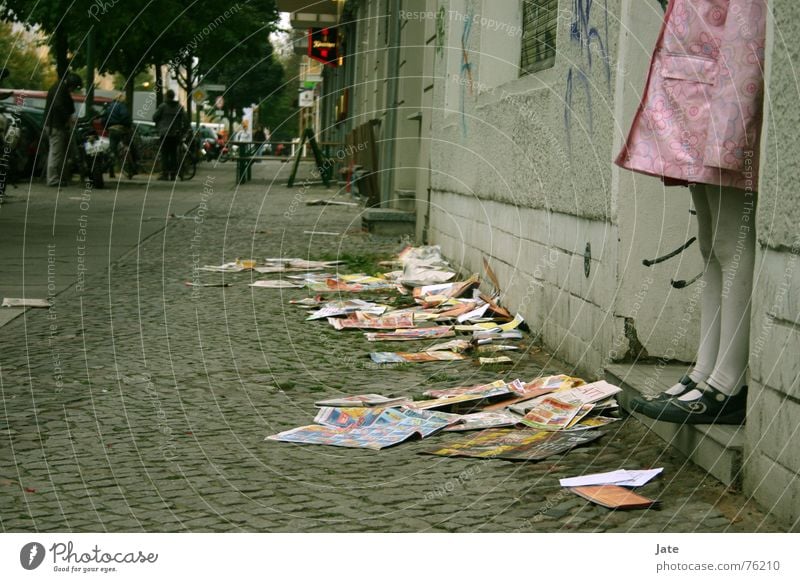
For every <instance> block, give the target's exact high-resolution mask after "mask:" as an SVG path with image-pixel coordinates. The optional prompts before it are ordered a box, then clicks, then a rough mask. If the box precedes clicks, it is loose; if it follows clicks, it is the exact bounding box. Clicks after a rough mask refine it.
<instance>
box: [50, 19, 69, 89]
mask: <svg viewBox="0 0 800 582" xmlns="http://www.w3.org/2000/svg"><path fill="white" fill-rule="evenodd" d="M68 40H69V39H68V38H67V32H66V30H64V27H63V26H59V27H58V28H56V31H55V33H54V34H53V52H54V53H55V56H56V72H57V73H58V78H59V79H63V78H64V75H66V74H67V70H68V69H69V61H68V60H67V52H68V50H69V46H68V44H69V42H68Z"/></svg>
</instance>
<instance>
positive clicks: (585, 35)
mask: <svg viewBox="0 0 800 582" xmlns="http://www.w3.org/2000/svg"><path fill="white" fill-rule="evenodd" d="M593 6H594V0H572V14H571V21H570V27H569V37H570V40H571V41H572V42H574V43H577V44H579V45H580V47H581V56H582V57H583V58H584V59H585V63H584V64H585V66H584V64H579V65H577V66H571V67H570V68H569V70H568V71H567V83H566V90H565V94H564V129H565V130H566V133H567V147H568V148H569V150H570V152H571V151H572V116H573V99H574V95H575V93H574V92H575V86H576V85H578V87H579V88H580V89H582V90H583V92H584V94H585V96H586V119H585V124H586V127H587V128H588V131H589V134H590V135H591V134H592V131H593V128H594V127H593V126H594V112H593V108H592V87H591V82H590V75H591V73H592V70H593V68H594V65H595V62H596V60H598V57H599V61H600V63H601V64H602V65H603V73H604V76H605V80H606V85H607V88H608V91H611V60H610V59H609V55H608V0H603V22H604V25H603V30H602V32H601V31H600V30H598V28H596V27H594V26H592V25H591V24H590V20H591V16H592V7H593Z"/></svg>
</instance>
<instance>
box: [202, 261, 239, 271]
mask: <svg viewBox="0 0 800 582" xmlns="http://www.w3.org/2000/svg"><path fill="white" fill-rule="evenodd" d="M198 270H199V271H209V272H211V273H241V272H242V271H244V270H245V268H244V267H242V265H241V264H239V263H238V262H234V263H224V264H222V265H204V266H202V267H200V268H199V269H198Z"/></svg>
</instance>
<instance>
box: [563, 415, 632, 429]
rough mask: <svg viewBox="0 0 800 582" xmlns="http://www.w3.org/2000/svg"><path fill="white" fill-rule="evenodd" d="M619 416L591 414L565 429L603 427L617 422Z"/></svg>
mask: <svg viewBox="0 0 800 582" xmlns="http://www.w3.org/2000/svg"><path fill="white" fill-rule="evenodd" d="M618 420H619V419H618V418H613V417H611V416H590V417H588V418H584V419H582V420H581V421H580V422H578V423H577V424H575V425H573V426H571V427H569V428H565V429H564V430H565V431H576V430H589V429H591V428H602V427H604V426H607V425H609V424H611V423H612V422H617V421H618Z"/></svg>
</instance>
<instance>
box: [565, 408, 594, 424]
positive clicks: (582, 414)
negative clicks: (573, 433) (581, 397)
mask: <svg viewBox="0 0 800 582" xmlns="http://www.w3.org/2000/svg"><path fill="white" fill-rule="evenodd" d="M593 409H594V404H584V405H582V406H581V407H580V409H578V414H576V415H575V416H574V417H573V418H572V420H570V421H569V424H568V425H567V428H568V429H569V428H572V427H574V426H576V425H577V424H578V423H579V422H580V421H581V420H583V419H584V418H586V416H588V414H589V413H590V412H592V410H593Z"/></svg>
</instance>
